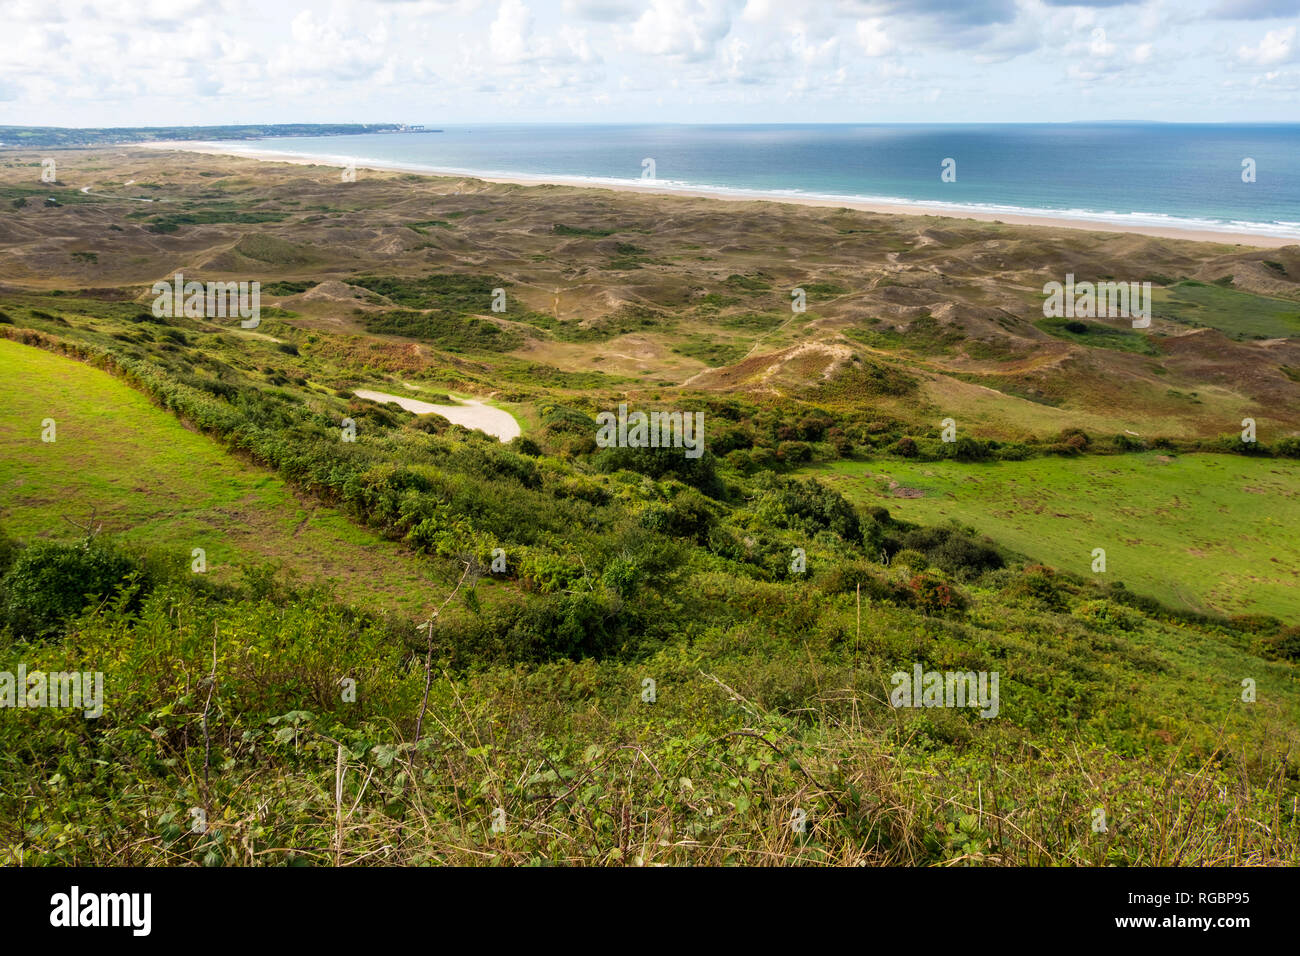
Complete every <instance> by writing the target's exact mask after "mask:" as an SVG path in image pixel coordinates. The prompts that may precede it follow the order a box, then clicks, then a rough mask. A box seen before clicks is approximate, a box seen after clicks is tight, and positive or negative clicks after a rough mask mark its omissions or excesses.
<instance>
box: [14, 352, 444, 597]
mask: <svg viewBox="0 0 1300 956" xmlns="http://www.w3.org/2000/svg"><path fill="white" fill-rule="evenodd" d="M0 396H3V402H4V406H5V408H6V410H7V414H6V415H5V416H3V418H0V449H2V450H3V454H2V455H0V489H3V494H2V495H0V525H3V527H4V528H5V529H6V531H7V532H8V533H9V534H11V535H14V536H16V537H18V538H20V539H24V540H32V539H36V538H41V537H55V538H66V537H67V536H68V535H69V534H73V533H75V530H74V529H73V528H72V526H71V525H70V524H69V523H68V522H67V521H65V520H63V516H66V517H67V518H68V519H71V520H72V521H76V522H79V523H85V521H86V520H87V519H88V517H89V515H90V512H91V510H92V509H93V510H94V511H95V514H96V518H97V519H98V520H102V521H103V525H104V529H105V531H108V532H115V533H117V534H118V536H119V537H120V539H121V540H123V541H127V542H135V543H140V544H148V545H150V546H160V547H164V546H165V547H172V548H178V549H181V550H185V551H188V550H190V549H192V548H203V549H204V550H205V552H206V557H207V563H208V569H209V573H212V574H214V575H216V576H218V577H221V576H222V575H223V574H226V573H228V572H229V570H230V566H231V565H234V564H245V565H246V564H253V563H260V562H266V561H271V562H274V563H277V564H282V565H283V566H284V568H285V569H286V570H287V571H289V572H291V573H294V574H296V575H297V576H299V577H300V578H302V579H304V580H316V581H328V580H331V579H334V580H337V581H338V582H339V583H340V584H341V585H343V587H344V590H343V592H342V594H341V597H343V598H344V599H345V600H358V599H360V598H362V597H363V596H364V597H365V598H366V599H367V601H371V600H377V601H378V602H379V603H382V604H384V605H387V606H390V607H397V608H402V609H409V610H412V611H414V610H417V609H419V608H420V607H422V606H423V605H424V603H427V597H426V579H425V577H424V575H423V574H422V573H421V569H420V566H419V565H418V564H417V563H416V562H415V561H413V560H411V559H409V558H406V557H404V556H403V554H402V553H401V551H400V549H399V547H398V546H397V545H395V544H393V543H391V542H387V541H383V540H382V539H380V538H379V537H378V536H376V535H374V534H373V533H371V532H368V531H366V530H364V529H361V528H358V527H357V526H356V525H354V524H352V523H350V522H349V521H347V519H345V518H344V517H343V516H342V515H340V514H338V513H337V512H336V511H334V510H332V509H329V508H322V507H317V506H314V505H310V504H307V505H305V504H303V502H301V501H299V500H298V499H297V498H296V497H295V496H294V495H293V494H292V493H291V492H290V491H289V489H288V488H287V487H286V485H285V484H284V482H283V481H282V480H281V479H280V478H278V477H276V476H275V475H272V474H270V473H268V472H266V471H263V470H262V469H260V468H256V467H253V466H251V465H247V464H244V463H242V462H239V461H237V460H235V459H233V458H231V457H229V456H228V455H227V454H226V453H225V452H223V451H222V450H221V448H220V446H218V445H217V444H216V443H214V442H213V441H212V440H211V439H209V438H206V437H204V436H203V435H198V434H195V433H193V432H191V431H189V430H187V429H186V428H185V427H184V426H182V425H181V424H180V423H179V422H178V421H176V419H174V418H173V417H172V416H171V415H169V414H167V413H166V412H164V411H161V410H159V409H157V408H155V407H154V406H153V405H152V404H150V402H149V400H148V399H147V398H145V397H144V396H143V395H141V394H140V393H139V392H137V391H135V390H134V389H132V388H130V387H129V386H127V385H125V384H124V383H122V382H120V381H118V380H116V379H114V378H113V377H112V376H110V375H109V374H107V373H105V372H102V371H99V370H98V369H95V368H91V367H90V366H88V365H84V364H82V363H80V362H75V361H73V360H71V359H66V358H63V357H61V356H57V355H53V354H51V353H49V352H46V351H42V350H41V349H37V348H32V347H29V346H25V345H19V344H17V343H15V342H11V341H8V340H4V339H0ZM46 418H52V419H54V421H55V422H56V429H57V432H56V440H55V441H54V442H53V443H48V444H47V443H45V442H42V441H41V427H42V426H41V423H42V421H43V420H44V419H46Z"/></svg>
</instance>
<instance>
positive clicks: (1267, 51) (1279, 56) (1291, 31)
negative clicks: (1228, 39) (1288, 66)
mask: <svg viewBox="0 0 1300 956" xmlns="http://www.w3.org/2000/svg"><path fill="white" fill-rule="evenodd" d="M1295 54H1296V49H1295V27H1287V28H1286V29H1285V30H1269V31H1268V33H1266V34H1264V39H1262V40H1260V41H1259V45H1258V46H1254V47H1251V46H1246V45H1245V44H1243V45H1242V46H1240V47H1238V48H1237V58H1238V59H1239V60H1241V61H1242V62H1243V63H1253V64H1255V65H1256V66H1272V65H1273V64H1274V63H1287V62H1289V61H1290V60H1291V59H1293V58H1294V57H1295Z"/></svg>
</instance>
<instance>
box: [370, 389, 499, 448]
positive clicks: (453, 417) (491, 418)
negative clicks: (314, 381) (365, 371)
mask: <svg viewBox="0 0 1300 956" xmlns="http://www.w3.org/2000/svg"><path fill="white" fill-rule="evenodd" d="M352 394H354V395H356V396H357V397H358V398H367V399H369V400H370V401H372V402H396V403H397V404H398V405H400V406H401V407H402V408H404V409H406V410H407V411H408V412H414V413H415V414H417V415H441V416H442V417H443V418H445V419H447V421H449V422H451V423H452V424H453V425H464V426H465V427H466V428H473V429H476V430H477V431H481V432H487V434H489V435H494V436H496V437H497V438H498V439H500V440H501V441H503V442H504V441H510V439H512V438H517V437H519V434H520V431H519V422H517V421H515V417H514V416H513V415H511V414H510V413H509V412H507V411H503V410H502V409H500V408H494V407H493V406H491V405H485V404H484V403H483V402H479V401H475V400H474V399H472V398H471V399H466V400H465V404H464V405H434V404H432V403H431V402H422V401H420V400H419V399H415V398H404V397H402V396H401V395H390V394H389V393H388V392H375V391H372V390H370V389H368V388H354V389H353V390H352Z"/></svg>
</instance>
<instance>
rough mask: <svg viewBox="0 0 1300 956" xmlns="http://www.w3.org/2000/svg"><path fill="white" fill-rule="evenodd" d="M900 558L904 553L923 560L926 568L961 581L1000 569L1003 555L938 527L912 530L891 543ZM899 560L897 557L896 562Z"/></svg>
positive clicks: (957, 532)
mask: <svg viewBox="0 0 1300 956" xmlns="http://www.w3.org/2000/svg"><path fill="white" fill-rule="evenodd" d="M890 543H891V544H893V545H894V548H895V550H899V549H901V550H899V557H901V555H902V554H903V553H905V552H906V551H907V550H911V551H915V552H919V553H920V554H922V555H923V556H924V560H925V562H926V563H925V564H923V565H921V566H920V567H922V568H925V567H929V566H930V565H933V566H934V567H937V568H942V569H943V570H944V571H946V572H947V573H949V574H952V575H955V576H957V577H959V578H962V579H964V580H970V579H972V578H976V577H979V576H980V575H981V574H983V573H984V572H985V571H995V570H997V569H998V568H1000V567H1003V566H1004V564H1005V562H1004V561H1003V560H1002V555H1001V554H1000V553H999V552H998V550H997V549H996V548H994V547H993V546H992V545H988V544H984V543H983V542H980V541H976V540H975V538H974V537H972V536H971V535H970V534H968V533H967V532H965V531H963V530H962V529H961V528H957V527H953V526H951V525H939V526H936V527H932V528H914V529H913V530H911V531H908V532H907V533H906V534H904V535H903V536H902V537H901V538H896V539H890ZM895 560H898V557H896V558H895Z"/></svg>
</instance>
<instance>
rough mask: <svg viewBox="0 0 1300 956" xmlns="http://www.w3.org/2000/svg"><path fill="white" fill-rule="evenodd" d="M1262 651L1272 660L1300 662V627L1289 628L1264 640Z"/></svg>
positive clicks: (1261, 643)
mask: <svg viewBox="0 0 1300 956" xmlns="http://www.w3.org/2000/svg"><path fill="white" fill-rule="evenodd" d="M1260 650H1261V653H1262V654H1263V655H1264V656H1265V657H1267V658H1270V659H1272V660H1279V661H1296V662H1300V627H1288V628H1287V629H1286V630H1283V631H1279V632H1278V633H1276V634H1273V635H1271V636H1269V637H1266V638H1264V639H1263V640H1262V641H1261V642H1260Z"/></svg>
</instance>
